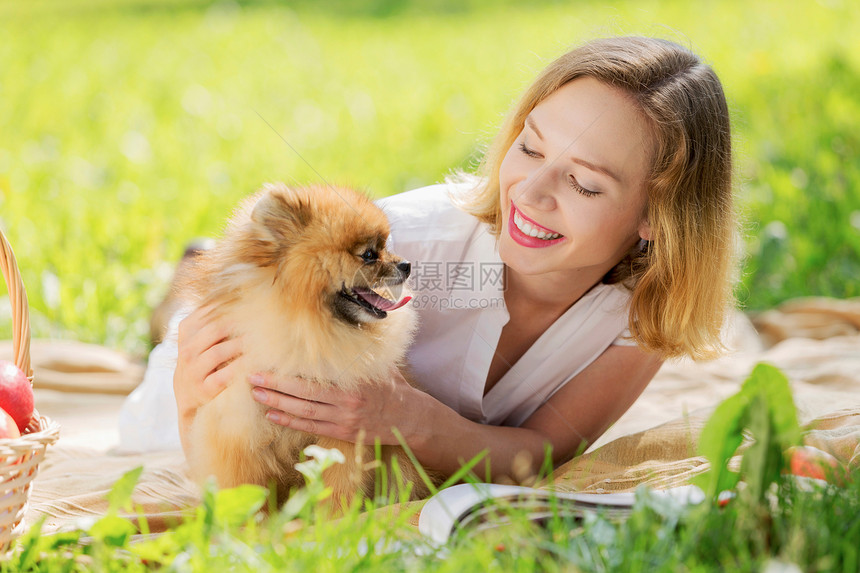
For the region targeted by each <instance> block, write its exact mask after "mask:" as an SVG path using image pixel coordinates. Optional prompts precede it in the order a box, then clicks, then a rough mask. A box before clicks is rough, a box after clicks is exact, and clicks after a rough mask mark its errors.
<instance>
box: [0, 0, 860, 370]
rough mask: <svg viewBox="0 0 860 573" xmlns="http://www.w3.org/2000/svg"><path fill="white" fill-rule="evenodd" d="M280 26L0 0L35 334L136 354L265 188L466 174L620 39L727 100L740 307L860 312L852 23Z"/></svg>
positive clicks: (805, 13) (15, 221)
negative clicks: (205, 239)
mask: <svg viewBox="0 0 860 573" xmlns="http://www.w3.org/2000/svg"><path fill="white" fill-rule="evenodd" d="M294 6H295V8H294V9H290V8H286V7H284V6H283V5H282V4H280V3H277V2H241V3H238V4H236V3H221V4H212V3H210V2H200V1H193V0H187V1H179V0H175V1H172V0H157V1H156V0H150V1H143V0H139V1H138V0H121V1H119V2H108V1H106V0H102V1H85V0H69V1H65V2H61V1H60V0H53V1H51V0H47V1H46V0H42V1H40V2H33V3H23V2H21V3H17V2H16V3H13V2H11V1H9V2H4V3H0V37H2V38H3V42H0V133H2V138H0V227H2V229H3V231H4V232H5V233H6V234H7V236H8V238H9V240H10V241H11V243H12V244H13V246H14V248H15V250H16V253H17V256H18V259H19V263H20V266H21V268H22V273H23V276H24V280H25V283H26V285H27V288H28V292H29V295H30V303H31V309H32V313H33V323H34V330H35V332H34V334H35V335H36V336H41V337H44V336H60V337H73V338H77V339H81V340H86V341H93V342H98V343H102V344H106V345H108V346H111V347H115V348H120V349H124V350H128V351H131V352H133V353H137V354H143V353H144V352H145V351H146V333H147V325H146V323H147V320H148V316H149V313H150V309H151V307H152V305H153V304H155V303H156V302H157V301H158V300H159V298H160V297H161V296H162V294H163V292H164V289H165V288H166V284H167V280H168V278H169V276H170V272H171V266H172V264H173V263H174V261H175V260H176V259H177V258H178V256H179V255H180V254H181V252H182V249H183V246H184V244H185V243H186V242H187V241H188V240H190V239H192V238H194V237H197V236H201V235H209V236H211V235H216V234H217V233H218V232H219V229H220V227H221V225H222V222H223V220H224V219H225V217H226V216H227V215H228V214H229V212H230V210H231V209H232V208H233V206H234V205H235V204H236V202H237V201H238V199H239V198H240V197H242V196H244V195H245V194H247V193H250V192H251V191H253V190H254V189H256V188H257V187H258V186H259V185H260V184H261V183H262V182H264V181H269V180H285V181H298V182H314V181H319V180H320V179H324V180H326V181H330V182H339V183H346V184H352V185H355V186H358V187H360V188H364V189H367V190H369V191H370V192H371V193H372V194H374V195H376V196H382V195H387V194H391V193H396V192H399V191H403V190H406V189H409V188H412V187H415V186H418V185H422V184H427V183H432V182H435V181H438V180H440V179H441V178H442V177H444V175H445V174H446V173H448V172H449V171H450V170H452V169H454V168H458V167H469V166H471V165H473V164H474V162H475V159H476V158H477V157H479V156H480V153H481V149H482V145H484V144H485V143H486V142H487V140H488V139H489V137H490V136H491V135H492V133H493V132H494V130H495V128H496V126H497V125H498V123H499V121H500V118H501V116H502V115H503V114H504V112H505V111H506V110H507V108H508V106H509V105H510V104H511V102H512V101H513V99H514V98H515V97H516V96H517V95H518V93H519V92H520V90H521V89H523V87H524V86H525V85H526V84H527V82H528V81H529V80H530V79H531V78H532V77H533V76H534V75H535V74H536V72H537V71H538V70H539V69H540V68H541V67H542V66H543V65H544V64H546V63H547V62H548V61H549V60H550V59H552V58H553V57H555V56H556V55H558V54H559V53H561V52H562V51H563V50H564V49H565V48H567V47H568V46H570V45H572V44H574V43H576V42H579V41H581V40H584V39H587V38H591V37H595V36H601V35H605V34H618V33H644V34H652V35H660V36H665V37H669V38H672V39H675V40H678V41H681V42H683V43H685V44H689V45H691V46H692V47H693V48H694V49H695V50H696V51H697V52H699V53H700V54H701V55H702V56H703V57H704V58H705V59H706V60H707V61H709V62H711V63H712V64H713V65H714V67H715V68H716V70H717V72H718V73H719V74H720V76H721V77H722V79H723V81H724V84H725V87H726V91H727V93H728V96H729V99H730V105H731V108H732V111H733V116H734V127H735V138H736V142H737V150H738V154H737V158H738V161H737V165H738V170H737V171H738V198H739V207H740V211H741V213H742V215H743V217H744V221H745V226H744V239H745V241H744V250H745V253H746V254H747V255H748V256H747V258H746V259H745V262H744V266H743V273H742V277H743V284H742V285H741V286H740V288H739V289H738V295H739V301H740V304H742V305H743V306H744V307H746V308H752V309H758V308H764V307H768V306H771V305H773V304H775V303H778V302H779V301H781V300H784V299H786V298H789V297H793V296H798V295H809V294H820V295H833V296H839V297H846V296H856V295H858V294H860V292H858V290H860V286H858V285H860V230H858V227H860V159H858V158H860V135H858V134H860V99H858V98H857V97H856V94H857V93H860V60H858V58H860V37H858V35H857V34H856V33H855V32H856V30H857V29H860V10H858V9H857V8H856V7H854V5H853V3H851V2H836V1H834V2H813V1H808V2H807V1H802V2H797V3H792V4H791V6H790V7H789V6H788V5H787V4H785V3H782V2H776V1H773V2H754V3H753V2H719V3H718V2H704V3H702V2H693V3H688V2H667V3H657V2H617V3H612V4H610V3H606V2H577V3H576V4H575V5H569V4H568V3H562V2H558V3H552V2H548V3H536V4H531V5H529V6H523V5H521V3H518V2H503V3H493V2H489V1H481V0H473V1H472V2H466V3H460V2H454V1H452V0H437V1H436V2H433V3H431V4H430V6H431V7H432V9H426V8H424V6H426V5H425V4H421V3H417V2H415V3H411V2H405V3H404V2H393V1H385V0H376V1H374V2H370V3H367V4H360V3H352V2H345V1H337V2H320V3H314V2H310V1H308V2H299V3H297V4H295V5H294ZM287 144H289V145H287ZM291 147H292V148H294V149H295V150H296V152H297V153H296V152H294V151H293V150H292V149H291ZM3 311H5V305H4V309H3ZM0 322H2V323H3V324H4V325H5V326H4V327H3V328H2V330H0V336H9V334H8V333H9V328H8V319H7V320H5V321H0Z"/></svg>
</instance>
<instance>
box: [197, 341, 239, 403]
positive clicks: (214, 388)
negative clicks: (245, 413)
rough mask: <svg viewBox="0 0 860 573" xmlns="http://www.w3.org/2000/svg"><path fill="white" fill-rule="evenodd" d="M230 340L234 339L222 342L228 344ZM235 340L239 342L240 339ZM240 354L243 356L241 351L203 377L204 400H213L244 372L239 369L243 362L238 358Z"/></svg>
mask: <svg viewBox="0 0 860 573" xmlns="http://www.w3.org/2000/svg"><path fill="white" fill-rule="evenodd" d="M230 342H234V341H232V340H230V341H227V342H223V343H221V344H222V345H227V344H228V343H230ZM235 342H237V343H238V340H237V341H235ZM213 348H214V347H213ZM240 350H241V348H240ZM225 353H226V354H230V352H229V351H225ZM239 356H241V353H240V354H238V355H235V356H234V358H233V359H231V360H230V361H228V362H222V363H221V364H220V365H219V367H218V368H216V369H215V370H212V371H210V372H209V373H208V374H207V375H206V377H205V378H203V383H202V384H201V386H202V388H201V394H202V400H201V401H202V402H204V403H205V402H208V401H210V400H212V399H213V398H214V397H215V396H217V395H218V394H220V393H221V392H223V391H224V389H226V388H227V386H229V385H230V383H231V382H232V381H233V380H235V379H236V378H237V377H239V376H241V375H242V372H240V371H239V367H240V364H241V362H238V361H237V360H236V358H238V357H239Z"/></svg>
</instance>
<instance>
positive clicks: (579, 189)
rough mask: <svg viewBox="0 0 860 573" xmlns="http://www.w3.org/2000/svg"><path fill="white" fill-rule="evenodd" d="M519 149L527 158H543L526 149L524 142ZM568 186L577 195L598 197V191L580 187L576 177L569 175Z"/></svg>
mask: <svg viewBox="0 0 860 573" xmlns="http://www.w3.org/2000/svg"><path fill="white" fill-rule="evenodd" d="M519 148H520V151H521V152H523V154H525V155H527V156H528V157H534V158H536V159H540V158H542V157H543V155H541V154H540V153H539V152H537V151H535V150H534V149H532V148H530V147H528V146H527V145H526V142H525V141H522V142H520V145H519ZM568 185H570V188H571V189H573V190H574V191H576V192H577V193H580V194H581V195H584V196H586V197H595V196H597V195H600V192H599V191H592V190H590V189H586V188H585V187H583V186H582V185H580V184H579V182H578V181H577V180H576V177H574V176H573V175H571V176H570V177H569V178H568Z"/></svg>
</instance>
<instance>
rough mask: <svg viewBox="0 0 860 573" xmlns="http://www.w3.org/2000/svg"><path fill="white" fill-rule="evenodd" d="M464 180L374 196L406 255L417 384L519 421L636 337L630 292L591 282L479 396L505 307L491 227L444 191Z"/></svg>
mask: <svg viewBox="0 0 860 573" xmlns="http://www.w3.org/2000/svg"><path fill="white" fill-rule="evenodd" d="M466 189H468V185H464V184H457V185H452V184H444V185H433V186H430V187H424V188H421V189H416V190H414V191H409V192H406V193H401V194H399V195H394V196H391V197H387V198H385V199H382V200H381V201H379V205H380V206H381V207H382V209H383V210H384V211H385V213H386V214H387V215H388V218H389V221H390V223H391V244H390V245H389V246H390V248H391V250H393V251H394V252H395V253H396V254H397V255H399V256H401V257H404V258H406V259H407V260H409V261H410V262H411V263H412V269H413V270H412V276H411V277H410V281H409V284H410V285H411V287H412V289H413V291H414V300H413V304H415V308H416V309H417V310H418V312H419V330H418V332H417V334H416V336H415V341H414V343H413V344H412V347H411V350H410V351H409V354H408V360H409V365H410V368H411V372H412V374H413V376H414V378H415V379H416V381H417V382H418V384H419V386H420V387H421V388H422V389H423V390H425V391H426V392H428V393H429V394H431V395H432V396H434V397H435V398H436V399H438V400H439V401H441V402H443V403H445V404H447V405H448V406H450V407H451V408H453V409H454V410H456V411H457V412H459V413H460V414H461V415H462V416H464V417H466V418H469V419H471V420H474V421H477V422H481V423H484V424H493V425H506V426H519V425H520V424H522V423H523V422H524V421H525V420H527V419H528V418H529V416H531V415H532V414H533V413H534V411H535V410H537V409H538V408H539V407H540V406H541V405H542V404H543V403H544V402H546V401H547V400H548V399H549V398H550V397H551V396H552V395H553V394H554V393H555V392H557V391H558V390H559V389H560V388H561V387H562V386H564V384H565V383H566V382H567V381H569V380H570V379H571V378H573V377H574V376H576V375H577V374H578V373H579V372H580V371H582V370H583V369H584V368H585V367H586V366H588V365H589V364H591V363H592V362H593V361H594V360H595V359H596V358H597V357H598V356H600V355H601V354H602V353H603V351H604V350H606V348H608V347H609V346H610V345H612V344H620V345H632V344H634V343H633V342H632V341H630V340H629V339H627V338H626V337H627V336H629V332H628V331H627V318H628V303H629V300H630V294H629V292H628V291H627V290H626V289H624V288H623V287H621V286H615V285H605V284H598V285H595V286H594V287H593V288H592V289H591V290H590V291H588V292H587V293H586V294H585V295H584V296H583V297H582V298H581V299H579V300H578V301H577V302H576V303H575V304H574V305H573V306H571V307H570V308H569V309H568V310H567V312H565V313H564V314H563V315H562V316H561V317H560V318H559V319H558V320H557V321H556V322H555V323H553V324H552V326H550V327H549V328H548V329H547V330H546V331H545V332H544V333H543V334H542V335H541V336H540V338H538V340H537V341H536V342H535V343H534V344H533V345H532V347H531V348H529V350H528V351H526V353H525V354H524V355H523V356H522V357H521V358H520V359H519V360H518V361H517V362H516V364H514V365H513V366H512V367H511V368H510V370H508V372H507V373H506V374H505V375H504V376H503V377H502V378H501V379H500V380H499V381H498V383H496V385H495V386H493V387H492V388H491V389H490V391H489V392H488V393H487V395H486V396H484V385H485V382H486V379H487V373H488V372H489V369H490V363H491V361H492V359H493V354H494V352H495V350H496V346H497V345H498V342H499V336H500V334H501V331H502V327H503V326H504V325H505V324H506V323H507V321H508V319H509V315H508V312H507V310H506V308H505V302H504V290H503V283H502V278H501V277H502V275H501V270H502V261H501V259H500V258H499V253H498V249H497V245H496V239H495V237H494V236H493V235H491V234H490V233H489V231H488V229H487V226H486V225H485V224H483V223H481V222H480V221H478V220H477V219H476V218H475V217H473V216H472V215H469V214H468V213H465V212H463V211H461V210H460V209H458V208H457V207H455V206H454V205H453V204H452V202H451V200H450V196H449V195H450V194H456V193H458V192H462V191H464V190H466Z"/></svg>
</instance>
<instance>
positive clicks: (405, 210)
mask: <svg viewBox="0 0 860 573" xmlns="http://www.w3.org/2000/svg"><path fill="white" fill-rule="evenodd" d="M476 183H477V180H471V179H469V180H458V181H446V182H444V183H438V184H435V185H428V186H426V187H420V188H418V189H413V190H411V191H405V192H403V193H398V194H396V195H391V196H389V197H384V198H382V199H379V200H378V201H377V205H379V207H380V208H381V209H382V210H383V212H384V213H385V214H386V216H387V217H388V222H389V224H390V225H391V232H392V235H393V236H394V237H395V240H396V241H402V240H424V239H430V238H432V239H433V240H442V241H444V240H454V241H462V240H463V239H464V238H465V237H467V236H468V235H469V234H471V232H472V230H473V228H474V226H475V225H477V224H478V223H479V221H478V219H476V218H475V217H474V216H472V215H470V214H469V213H467V212H465V211H463V210H461V209H460V208H459V207H457V205H456V204H455V201H454V200H453V199H454V198H456V197H457V196H458V195H461V194H464V193H468V192H469V190H470V189H472V188H474V187H475V185H476Z"/></svg>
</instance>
